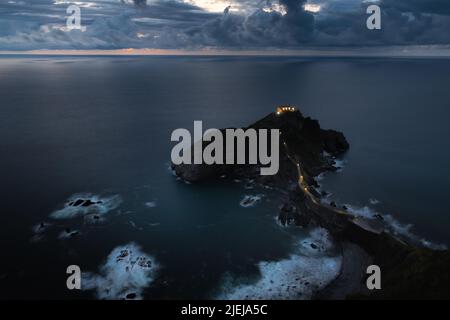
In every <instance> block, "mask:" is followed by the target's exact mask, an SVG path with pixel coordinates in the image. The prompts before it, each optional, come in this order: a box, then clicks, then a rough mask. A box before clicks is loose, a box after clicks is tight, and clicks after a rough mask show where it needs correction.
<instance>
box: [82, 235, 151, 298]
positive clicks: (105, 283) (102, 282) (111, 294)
mask: <svg viewBox="0 0 450 320" xmlns="http://www.w3.org/2000/svg"><path fill="white" fill-rule="evenodd" d="M157 269H158V265H157V263H156V261H155V259H154V258H153V257H151V256H148V255H147V254H145V253H143V252H142V251H141V248H140V247H139V246H138V245H136V244H134V243H129V244H127V245H124V246H119V247H116V248H115V249H114V250H113V251H112V252H111V253H110V254H109V255H108V257H107V258H106V262H105V263H104V264H103V265H102V266H101V267H100V272H99V274H94V273H83V275H82V289H83V290H95V291H96V294H97V297H98V298H99V299H108V300H119V299H142V293H143V291H144V289H145V288H147V287H148V286H149V285H150V284H151V283H152V282H153V281H154V278H155V276H156V273H157Z"/></svg>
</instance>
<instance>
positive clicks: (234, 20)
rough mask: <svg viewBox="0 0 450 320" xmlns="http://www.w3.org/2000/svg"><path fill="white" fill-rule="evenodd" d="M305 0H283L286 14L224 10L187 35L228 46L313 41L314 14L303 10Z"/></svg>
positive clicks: (212, 44)
mask: <svg viewBox="0 0 450 320" xmlns="http://www.w3.org/2000/svg"><path fill="white" fill-rule="evenodd" d="M305 3H306V0H280V4H281V5H283V6H284V7H285V10H286V14H284V15H283V14H281V13H280V12H277V11H272V12H266V11H264V10H262V9H257V10H255V11H254V12H253V13H251V14H250V15H248V16H241V15H237V14H232V13H231V12H230V11H229V10H228V8H227V10H225V11H224V13H223V14H222V15H221V16H219V17H217V18H215V19H211V20H209V21H207V22H205V23H204V24H202V25H201V26H198V27H193V28H191V29H189V30H188V31H187V35H188V36H189V37H190V38H191V40H192V41H193V44H202V45H209V46H225V47H233V46H236V47H254V46H295V45H298V44H302V43H306V42H308V41H310V40H311V36H312V34H313V31H314V17H313V15H312V14H311V13H309V12H306V11H305V10H304V9H303V5H304V4H305Z"/></svg>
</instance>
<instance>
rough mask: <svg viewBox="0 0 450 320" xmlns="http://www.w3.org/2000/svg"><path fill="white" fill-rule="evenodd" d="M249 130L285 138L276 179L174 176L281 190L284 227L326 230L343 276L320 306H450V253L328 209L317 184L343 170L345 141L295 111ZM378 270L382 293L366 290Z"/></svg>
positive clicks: (213, 171) (183, 171) (282, 110)
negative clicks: (371, 270)
mask: <svg viewBox="0 0 450 320" xmlns="http://www.w3.org/2000/svg"><path fill="white" fill-rule="evenodd" d="M248 128H253V129H279V130H280V133H281V135H280V150H279V151H280V154H279V171H278V173H277V174H275V175H271V176H262V175H260V174H259V171H260V170H259V169H260V168H259V165H257V164H256V165H245V164H244V165H241V164H239V165H238V164H236V165H221V164H214V165H205V164H180V165H172V168H173V170H174V172H175V174H176V175H177V176H178V177H180V178H181V179H183V180H185V181H189V182H191V183H201V182H204V181H214V180H215V179H219V178H220V177H224V176H226V177H227V178H228V179H239V180H251V181H254V182H255V183H258V184H261V185H264V186H267V187H270V188H272V189H274V190H278V191H280V194H281V193H282V194H283V202H284V204H283V205H282V206H281V208H280V212H279V213H278V220H279V222H280V223H281V224H282V225H290V224H292V225H297V226H301V227H310V226H320V227H322V228H325V229H327V230H328V231H329V233H330V234H331V235H332V236H333V238H334V240H335V241H336V242H337V243H338V245H339V247H340V250H341V254H342V258H343V263H342V268H341V271H340V274H339V276H338V277H337V278H336V279H335V280H334V281H333V282H332V283H331V284H330V285H328V286H327V287H326V288H325V289H323V290H321V291H320V292H319V293H318V294H316V296H315V298H317V299H346V298H347V299H348V298H359V299H366V298H370V299H376V298H381V299H405V298H413V299H414V298H417V299H419V298H420V299H424V298H425V299H427V298H428V299H433V298H438V299H442V298H450V286H449V285H450V274H449V273H448V270H450V252H449V251H447V250H432V249H429V248H423V247H420V246H418V245H416V244H413V243H409V242H408V241H407V239H400V238H398V237H397V236H395V235H393V234H392V233H391V232H389V230H388V228H386V223H385V221H384V219H383V217H382V216H379V215H378V216H374V217H373V219H370V218H363V217H359V216H356V215H353V214H351V213H350V212H348V211H347V208H346V207H345V206H342V207H338V206H337V205H336V204H335V203H333V202H331V203H326V202H325V201H323V197H324V195H325V193H324V192H323V191H321V190H320V188H319V185H318V183H317V181H316V178H317V176H318V175H319V174H321V173H324V172H327V171H333V170H336V167H335V158H336V157H337V156H339V155H342V154H343V153H345V152H346V151H347V150H348V149H349V143H348V142H347V140H346V138H345V136H344V134H343V133H341V132H338V131H334V130H324V129H322V128H321V127H320V125H319V122H318V121H317V120H314V119H311V118H309V117H305V116H303V115H302V113H301V112H300V111H299V110H297V109H295V108H293V107H291V106H281V107H278V108H277V110H276V111H275V112H273V113H271V114H269V115H267V116H266V117H264V118H263V119H261V120H259V121H257V122H255V123H254V124H252V125H250V126H249V127H248ZM223 143H224V144H225V143H226V142H225V141H224V142H223ZM203 147H205V145H203ZM193 187H194V186H193ZM371 264H376V265H378V266H380V268H381V270H382V289H381V290H373V291H370V290H368V289H367V287H366V277H367V274H366V268H367V267H368V266H369V265H371ZM293 280H294V279H293Z"/></svg>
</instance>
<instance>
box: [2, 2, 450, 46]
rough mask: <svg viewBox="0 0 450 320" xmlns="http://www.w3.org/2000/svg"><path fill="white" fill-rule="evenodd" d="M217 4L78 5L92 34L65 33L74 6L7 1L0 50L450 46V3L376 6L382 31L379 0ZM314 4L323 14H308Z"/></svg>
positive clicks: (384, 3) (103, 3)
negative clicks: (373, 14)
mask: <svg viewBox="0 0 450 320" xmlns="http://www.w3.org/2000/svg"><path fill="white" fill-rule="evenodd" d="M218 1H221V2H220V5H219V6H218V8H219V9H220V6H221V5H222V3H223V9H220V10H223V12H209V11H206V10H205V8H208V2H207V1H201V0H91V1H81V0H79V1H77V2H76V3H77V4H78V5H80V7H81V11H82V23H83V25H84V26H87V31H86V32H80V31H76V30H75V31H70V32H67V30H64V26H65V22H66V17H67V14H66V9H67V7H68V6H69V5H70V4H71V2H70V1H63V0H5V1H2V2H0V50H25V49H116V48H128V47H135V48H202V47H205V46H207V47H218V48H225V49H233V48H303V47H330V46H333V47H336V46H338V47H339V46H346V47H361V46H392V45H396V46H397V45H448V44H450V32H448V30H450V0H380V1H378V2H375V3H376V4H378V5H380V7H381V9H382V30H377V31H370V30H368V29H367V28H366V19H367V17H368V15H367V14H366V8H367V6H369V5H370V4H372V3H374V1H372V2H364V1H363V0H227V1H225V0H218ZM229 3H231V7H227V5H228V4H229ZM310 3H313V4H319V5H321V10H320V11H319V12H316V13H312V12H310V11H306V10H305V8H304V5H305V4H310ZM199 6H200V7H199ZM237 9H239V10H237Z"/></svg>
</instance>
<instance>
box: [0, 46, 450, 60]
mask: <svg viewBox="0 0 450 320" xmlns="http://www.w3.org/2000/svg"><path fill="white" fill-rule="evenodd" d="M368 49H369V48H360V49H358V50H355V49H353V50H349V49H346V48H345V49H344V48H340V49H332V50H323V49H322V50H318V49H298V50H294V49H268V50H225V49H209V48H206V49H200V50H186V49H151V48H142V49H136V48H124V49H101V50H98V49H86V50H83V49H67V50H57V49H55V50H53V49H37V50H23V51H22V50H0V55H2V56H5V55H24V56H35V55H49V56H275V57H276V56H298V57H302V56H303V57H311V56H313V57H374V58H377V57H424V58H426V57H429V58H446V57H447V58H450V50H449V49H447V48H445V49H443V50H431V51H430V50H423V47H422V48H421V47H414V48H412V50H411V49H410V48H409V49H408V50H405V49H404V48H403V49H402V50H392V48H391V50H382V51H379V50H375V51H374V50H368ZM370 49H373V48H370ZM394 49H395V48H394ZM421 49H422V50H421Z"/></svg>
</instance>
